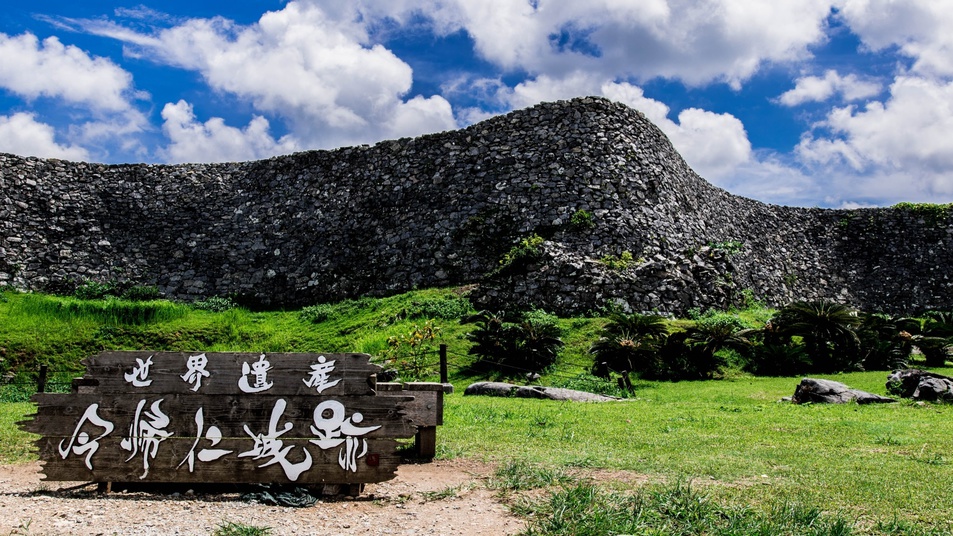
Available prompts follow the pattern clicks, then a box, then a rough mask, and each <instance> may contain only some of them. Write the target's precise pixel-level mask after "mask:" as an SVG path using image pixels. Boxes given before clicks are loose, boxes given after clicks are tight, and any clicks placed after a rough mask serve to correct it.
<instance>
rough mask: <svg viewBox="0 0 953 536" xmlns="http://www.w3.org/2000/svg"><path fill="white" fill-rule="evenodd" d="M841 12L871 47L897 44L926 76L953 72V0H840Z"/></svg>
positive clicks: (913, 68)
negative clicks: (952, 0)
mask: <svg viewBox="0 0 953 536" xmlns="http://www.w3.org/2000/svg"><path fill="white" fill-rule="evenodd" d="M839 4H841V5H840V13H839V16H840V17H841V18H842V19H843V20H844V21H845V22H846V23H847V24H848V25H849V26H850V28H851V30H852V31H853V32H854V33H856V34H857V35H858V36H859V37H860V39H861V40H862V41H863V43H864V45H866V46H867V47H868V48H869V49H871V50H874V51H878V50H883V49H886V48H888V47H893V46H896V47H898V48H899V50H900V52H901V53H902V54H904V55H906V56H908V57H910V58H912V59H913V60H914V63H913V67H912V70H913V72H914V73H916V74H918V75H922V76H941V77H949V76H953V32H950V28H951V27H953V2H951V1H950V0H904V1H903V2H896V1H894V0H840V2H839Z"/></svg>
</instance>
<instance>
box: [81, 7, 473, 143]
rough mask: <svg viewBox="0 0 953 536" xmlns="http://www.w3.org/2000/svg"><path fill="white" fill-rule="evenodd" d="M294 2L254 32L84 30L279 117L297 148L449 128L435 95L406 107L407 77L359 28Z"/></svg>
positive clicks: (220, 23)
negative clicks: (198, 75) (193, 74)
mask: <svg viewBox="0 0 953 536" xmlns="http://www.w3.org/2000/svg"><path fill="white" fill-rule="evenodd" d="M342 10H344V11H346V10H345V9H344V8H339V9H338V10H337V11H332V12H331V13H330V14H329V13H326V12H325V11H324V10H322V9H320V8H319V7H317V6H314V5H309V4H305V3H300V2H291V3H289V4H287V6H285V8H284V9H282V10H280V11H273V12H268V13H265V14H264V15H262V17H261V18H260V20H259V21H258V22H257V23H256V24H252V25H249V26H241V25H237V24H235V23H233V22H231V21H228V20H226V19H223V18H215V19H193V20H189V21H187V22H185V23H183V24H180V25H177V26H174V27H172V28H168V29H164V30H161V31H158V32H156V33H155V34H151V35H148V34H141V33H137V32H135V31H132V30H129V29H127V28H123V27H120V26H117V25H115V24H110V23H103V22H101V21H85V22H83V24H85V28H86V29H87V30H88V31H91V32H94V33H98V34H101V35H108V36H110V37H114V38H117V39H121V40H123V41H124V42H126V43H127V44H128V46H129V47H130V53H131V54H135V55H140V56H142V57H148V58H150V59H153V60H155V61H159V62H163V63H167V64H170V65H174V66H177V67H181V68H184V69H189V70H194V71H197V72H199V73H201V74H202V76H203V77H204V78H205V79H206V81H207V82H208V84H209V86H211V87H212V88H213V89H215V90H216V91H222V92H226V93H229V94H232V95H234V96H236V97H238V98H239V99H241V100H245V101H250V102H251V103H252V104H253V105H254V107H255V109H256V110H258V111H259V112H262V113H266V114H274V115H275V116H278V117H281V118H282V119H283V120H284V121H285V122H286V124H287V126H288V127H289V129H290V130H291V132H292V134H293V136H294V138H295V139H296V140H297V143H298V144H299V145H300V146H302V147H309V148H314V147H332V146H340V145H349V144H357V143H367V142H373V141H378V140H382V139H386V138H391V137H398V136H404V135H416V134H423V133H426V132H434V131H438V130H446V129H449V128H454V127H455V126H456V123H455V121H454V119H453V114H452V113H451V110H450V104H449V103H448V102H447V101H446V100H445V99H443V98H442V97H440V96H432V97H429V98H423V97H419V96H418V97H414V98H411V99H410V100H404V97H405V95H406V94H407V93H408V92H409V91H410V89H411V85H412V82H413V80H412V70H411V68H410V66H408V65H407V64H406V63H405V62H403V61H402V60H401V59H400V58H398V57H397V56H395V55H394V54H393V53H392V52H391V51H390V50H388V49H386V48H384V47H383V46H381V45H379V44H372V43H370V42H369V39H368V36H367V32H366V29H365V27H364V26H363V25H362V24H360V23H359V22H355V21H353V20H349V19H347V18H340V17H338V15H340V13H339V12H340V11H342Z"/></svg>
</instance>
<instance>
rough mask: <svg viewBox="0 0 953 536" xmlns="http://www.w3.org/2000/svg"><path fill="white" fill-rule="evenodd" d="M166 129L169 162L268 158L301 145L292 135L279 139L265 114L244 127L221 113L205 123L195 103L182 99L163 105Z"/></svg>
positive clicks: (292, 150) (165, 151)
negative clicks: (272, 130)
mask: <svg viewBox="0 0 953 536" xmlns="http://www.w3.org/2000/svg"><path fill="white" fill-rule="evenodd" d="M162 119H163V121H164V123H163V125H162V130H163V132H165V134H166V136H168V138H169V140H170V144H169V146H168V147H167V148H166V149H165V150H164V153H165V154H166V156H167V160H168V161H169V162H173V163H177V162H235V161H244V160H254V159H259V158H267V157H270V156H274V155H277V154H285V153H291V152H294V151H295V150H296V149H298V146H297V145H296V143H295V141H294V140H292V139H290V138H289V137H287V136H286V137H284V138H282V139H280V140H275V139H274V138H273V137H272V136H271V134H270V133H269V128H270V125H269V123H268V120H267V119H265V118H264V117H260V116H256V117H254V118H253V119H252V120H251V122H249V123H248V125H247V126H245V127H244V128H236V127H232V126H228V125H226V124H225V121H224V120H223V119H222V118H220V117H215V118H212V119H209V120H208V121H206V122H204V123H201V122H199V121H198V120H197V119H196V117H195V113H194V111H193V109H192V105H191V104H189V103H187V102H185V101H183V100H180V101H179V102H177V103H175V104H171V103H170V104H166V105H165V107H164V108H163V109H162Z"/></svg>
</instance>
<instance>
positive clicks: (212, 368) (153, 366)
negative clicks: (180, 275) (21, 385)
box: [83, 352, 381, 396]
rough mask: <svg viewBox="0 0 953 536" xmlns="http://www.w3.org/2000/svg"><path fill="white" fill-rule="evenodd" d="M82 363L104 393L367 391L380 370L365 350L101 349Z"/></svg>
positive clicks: (256, 393) (360, 392)
mask: <svg viewBox="0 0 953 536" xmlns="http://www.w3.org/2000/svg"><path fill="white" fill-rule="evenodd" d="M84 363H85V364H86V368H87V373H86V374H85V375H84V376H83V379H84V380H85V383H86V384H89V383H91V382H93V383H96V385H95V387H94V388H93V389H92V390H93V391H95V392H97V393H102V394H109V393H129V392H136V393H162V394H170V393H200V394H208V395H214V394H232V393H245V394H248V395H251V396H258V395H265V394H269V395H307V394H313V395H318V394H321V395H324V394H335V395H357V394H367V395H370V394H374V390H373V387H372V384H371V383H369V379H370V378H371V376H372V375H374V374H377V373H378V372H379V371H380V370H381V367H380V366H378V365H374V364H372V363H370V356H369V355H367V354H330V353H328V354H289V353H269V354H261V353H227V352H222V353H213V352H103V353H101V354H99V355H96V356H93V357H90V358H88V359H87V360H85V361H84ZM87 390H89V389H87Z"/></svg>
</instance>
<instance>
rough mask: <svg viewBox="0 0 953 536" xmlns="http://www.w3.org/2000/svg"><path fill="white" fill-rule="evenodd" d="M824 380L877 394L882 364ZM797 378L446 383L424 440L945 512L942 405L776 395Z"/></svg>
mask: <svg viewBox="0 0 953 536" xmlns="http://www.w3.org/2000/svg"><path fill="white" fill-rule="evenodd" d="M947 372H950V371H947ZM831 379H835V380H838V381H842V382H845V383H847V384H849V385H851V386H853V387H857V388H861V389H867V390H871V391H874V392H880V393H883V392H884V386H883V383H884V380H885V379H886V375H885V374H884V373H882V372H866V373H854V374H844V375H838V376H833V377H831ZM798 381H799V379H798V378H751V379H742V380H735V381H705V382H681V383H642V384H639V385H638V396H637V398H636V399H634V400H628V401H623V402H618V403H606V404H580V403H565V402H551V401H538V400H522V399H490V398H482V397H481V398H477V397H462V396H458V395H453V396H451V397H448V398H447V410H446V412H447V414H446V420H445V425H444V427H443V428H442V429H441V430H440V436H439V447H438V448H439V452H442V453H444V455H446V456H450V457H454V456H463V457H477V458H484V459H489V460H496V461H504V460H509V459H514V458H515V459H523V460H529V461H533V462H536V463H544V464H549V465H554V466H565V467H589V468H612V469H622V470H628V471H634V472H636V473H639V474H644V475H647V476H648V477H649V478H650V480H654V481H662V482H664V481H670V480H672V479H679V478H687V479H690V480H692V481H695V482H697V483H699V484H701V485H703V486H711V487H712V488H713V489H714V490H716V493H717V494H718V495H719V496H723V497H725V498H727V499H729V500H732V501H737V502H739V503H744V504H752V505H757V504H761V503H764V504H771V503H776V502H778V501H785V500H796V501H798V502H803V503H807V504H814V505H822V506H823V507H824V509H825V510H832V511H844V512H847V513H849V514H850V515H851V516H856V517H859V518H876V519H882V518H884V517H888V518H889V517H891V516H894V515H896V516H900V517H902V518H909V519H916V520H929V521H932V522H939V521H945V520H949V519H953V489H951V482H953V465H951V463H953V446H951V444H950V441H949V438H950V437H953V407H950V406H938V405H933V404H926V405H916V404H910V403H898V404H888V405H867V406H860V405H856V404H848V405H794V404H791V403H789V402H780V401H779V400H780V399H781V397H783V396H790V395H791V394H792V393H793V392H794V388H795V386H796V385H797V383H798ZM476 438H479V439H478V440H477V439H476ZM621 485H624V483H622V484H621Z"/></svg>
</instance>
